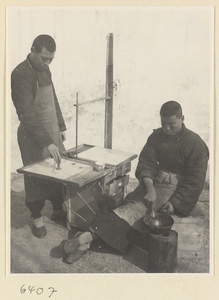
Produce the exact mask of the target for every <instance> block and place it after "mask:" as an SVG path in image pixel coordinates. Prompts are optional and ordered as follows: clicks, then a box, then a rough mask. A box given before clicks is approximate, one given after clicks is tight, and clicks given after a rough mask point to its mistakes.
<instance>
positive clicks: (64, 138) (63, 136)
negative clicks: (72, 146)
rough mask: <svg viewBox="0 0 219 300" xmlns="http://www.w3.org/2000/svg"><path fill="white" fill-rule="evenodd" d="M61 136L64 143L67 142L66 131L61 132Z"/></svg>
mask: <svg viewBox="0 0 219 300" xmlns="http://www.w3.org/2000/svg"><path fill="white" fill-rule="evenodd" d="M60 135H61V139H62V141H63V142H64V141H65V140H66V135H65V131H61V132H60Z"/></svg>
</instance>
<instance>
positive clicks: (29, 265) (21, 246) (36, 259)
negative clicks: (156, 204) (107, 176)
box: [10, 173, 209, 273]
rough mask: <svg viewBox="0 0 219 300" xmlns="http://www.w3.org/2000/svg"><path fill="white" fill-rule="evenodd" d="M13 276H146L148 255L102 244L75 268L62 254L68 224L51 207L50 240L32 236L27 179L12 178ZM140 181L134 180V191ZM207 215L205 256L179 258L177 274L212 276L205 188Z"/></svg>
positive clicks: (203, 200)
mask: <svg viewBox="0 0 219 300" xmlns="http://www.w3.org/2000/svg"><path fill="white" fill-rule="evenodd" d="M11 179H12V180H11V263H10V265H11V273H145V272H146V271H145V270H146V269H147V268H146V267H147V263H148V256H147V252H145V251H143V250H142V249H140V248H139V247H137V246H134V247H133V248H132V249H131V250H130V251H129V252H128V254H126V255H125V256H121V255H120V254H118V253H116V252H115V251H114V250H112V249H111V248H109V247H108V246H107V245H106V244H104V243H103V242H101V241H95V243H93V245H92V246H91V248H90V250H89V251H88V252H87V254H85V255H84V256H83V257H82V258H81V259H80V260H78V261H77V262H75V263H74V264H67V263H66V262H65V256H63V255H62V254H63V253H62V252H60V251H58V250H60V249H61V247H58V246H60V245H62V244H63V241H65V240H67V238H68V237H69V235H70V234H71V232H69V231H68V230H67V228H66V226H65V224H61V223H54V222H53V221H51V219H50V216H51V204H50V202H48V201H47V202H46V205H45V208H44V210H43V215H44V221H45V224H46V228H47V232H48V234H47V236H46V237H45V238H43V239H38V238H36V237H35V236H33V235H32V233H31V226H32V221H31V218H30V213H29V210H28V209H27V208H26V206H25V192H24V185H23V176H22V175H18V174H16V173H12V176H11ZM135 184H136V181H135V180H134V179H133V180H130V183H129V186H128V189H129V190H132V189H133V186H135ZM199 206H200V208H201V209H202V211H203V213H204V221H203V230H202V233H203V236H202V239H203V241H202V244H203V249H202V252H201V253H193V254H194V255H184V256H182V255H181V256H180V257H178V260H177V267H176V273H208V272H209V194H208V189H207V188H205V189H204V191H203V193H202V195H201V197H200V201H199Z"/></svg>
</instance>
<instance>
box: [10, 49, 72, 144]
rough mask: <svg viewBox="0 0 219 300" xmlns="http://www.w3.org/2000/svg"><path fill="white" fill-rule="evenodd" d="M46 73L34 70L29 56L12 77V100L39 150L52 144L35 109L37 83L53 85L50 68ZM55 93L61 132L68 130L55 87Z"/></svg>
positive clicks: (21, 120)
mask: <svg viewBox="0 0 219 300" xmlns="http://www.w3.org/2000/svg"><path fill="white" fill-rule="evenodd" d="M46 73H47V76H45V72H44V74H43V73H42V72H39V71H37V70H34V68H33V66H32V65H31V62H30V60H29V55H28V57H27V59H26V60H25V61H23V62H22V63H20V64H19V65H18V66H17V67H16V68H15V69H14V71H13V72H12V75H11V90H12V100H13V103H14V106H15V107H16V111H17V115H18V118H19V120H20V122H21V123H22V125H23V126H24V127H25V129H27V130H28V131H29V132H30V133H31V134H32V135H33V136H34V138H35V141H36V144H37V146H38V147H39V149H43V148H44V147H47V146H48V145H50V144H52V139H51V137H50V136H49V134H48V133H47V131H46V130H45V129H44V127H43V125H42V124H41V122H40V121H39V117H38V114H37V113H36V111H35V107H34V99H35V95H36V90H37V81H38V82H39V85H41V86H46V85H49V84H52V79H51V73H50V70H49V67H48V68H47V72H46ZM52 86H53V84H52ZM53 93H54V101H55V107H56V113H57V119H58V125H59V128H60V131H64V130H66V126H65V123H64V120H63V117H62V113H61V110H60V107H59V103H58V100H57V97H56V94H55V90H54V86H53Z"/></svg>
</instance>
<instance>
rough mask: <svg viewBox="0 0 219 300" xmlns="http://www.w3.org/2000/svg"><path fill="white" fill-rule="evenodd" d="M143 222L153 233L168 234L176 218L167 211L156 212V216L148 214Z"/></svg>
mask: <svg viewBox="0 0 219 300" xmlns="http://www.w3.org/2000/svg"><path fill="white" fill-rule="evenodd" d="M143 222H144V224H145V225H146V226H147V228H148V230H149V231H150V232H151V233H154V234H167V233H168V232H169V231H170V229H171V228H172V226H173V223H174V220H173V218H172V217H171V216H170V215H168V214H166V213H161V212H155V216H154V217H152V216H149V215H147V214H146V215H145V216H144V218H143Z"/></svg>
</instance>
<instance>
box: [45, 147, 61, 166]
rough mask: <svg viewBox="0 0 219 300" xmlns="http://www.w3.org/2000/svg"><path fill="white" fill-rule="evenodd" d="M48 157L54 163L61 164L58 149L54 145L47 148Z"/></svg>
mask: <svg viewBox="0 0 219 300" xmlns="http://www.w3.org/2000/svg"><path fill="white" fill-rule="evenodd" d="M47 149H48V151H49V153H50V155H51V156H52V157H53V158H54V161H55V162H56V163H57V164H58V163H61V155H60V153H59V149H58V148H57V147H56V146H55V145H54V144H50V145H49V146H48V147H47Z"/></svg>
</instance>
